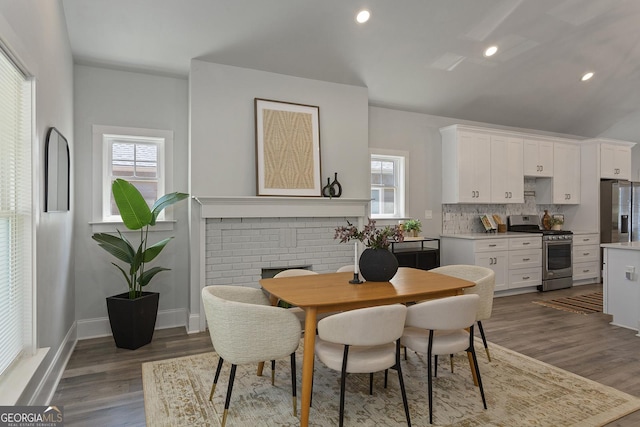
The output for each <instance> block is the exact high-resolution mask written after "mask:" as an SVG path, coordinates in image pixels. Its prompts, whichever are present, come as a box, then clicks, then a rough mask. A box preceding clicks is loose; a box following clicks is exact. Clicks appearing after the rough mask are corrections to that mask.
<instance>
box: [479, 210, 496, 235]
mask: <svg viewBox="0 0 640 427" xmlns="http://www.w3.org/2000/svg"><path fill="white" fill-rule="evenodd" d="M480 221H481V222H482V225H483V226H484V231H485V232H490V231H496V228H497V227H496V223H495V222H493V218H492V217H490V216H489V215H488V214H483V215H480Z"/></svg>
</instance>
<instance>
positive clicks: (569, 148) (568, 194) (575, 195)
mask: <svg viewBox="0 0 640 427" xmlns="http://www.w3.org/2000/svg"><path fill="white" fill-rule="evenodd" d="M536 203H538V204H558V205H577V204H580V146H578V145H576V144H568V143H562V142H555V143H554V145H553V178H551V179H537V180H536Z"/></svg>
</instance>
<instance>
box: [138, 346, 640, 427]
mask: <svg viewBox="0 0 640 427" xmlns="http://www.w3.org/2000/svg"><path fill="white" fill-rule="evenodd" d="M477 347H478V350H480V349H482V346H481V344H477ZM490 348H491V356H492V361H491V362H490V363H489V362H488V361H487V358H486V356H485V354H484V350H483V349H482V350H481V351H478V361H479V366H480V372H481V375H482V381H483V384H484V389H485V394H486V398H487V405H488V408H489V409H488V410H484V408H483V407H482V400H481V398H480V393H479V391H478V389H477V388H476V387H474V386H473V381H472V379H471V374H470V372H469V363H468V359H467V357H466V355H464V354H460V355H458V356H456V358H455V367H456V368H455V372H454V373H451V372H450V369H449V361H448V360H442V361H441V364H440V366H439V369H438V377H437V378H436V379H434V424H433V425H436V426H444V425H449V426H536V427H543V426H549V427H551V426H553V427H556V426H576V427H577V426H580V427H587V426H601V425H603V424H606V423H608V422H611V421H613V420H616V419H618V418H620V417H622V416H624V415H626V414H628V413H631V412H633V411H636V410H638V409H640V399H638V398H636V397H634V396H631V395H628V394H626V393H622V392H620V391H618V390H615V389H613V388H611V387H607V386H604V385H602V384H598V383H596V382H594V381H591V380H588V379H586V378H583V377H580V376H577V375H574V374H572V373H570V372H567V371H564V370H562V369H558V368H555V367H553V366H550V365H548V364H545V363H542V362H540V361H537V360H534V359H531V358H529V357H527V356H524V355H522V354H519V353H516V352H513V351H511V350H508V349H506V348H503V347H500V346H498V345H495V344H490ZM301 350H302V347H301V348H299V349H298V353H297V354H298V360H297V362H298V371H300V367H301V366H302V352H301ZM444 359H447V358H444ZM217 360H218V358H217V355H216V354H215V353H213V352H212V353H204V354H199V355H195V356H187V357H181V358H176V359H168V360H161V361H157V362H148V363H144V364H143V365H142V379H143V386H144V403H145V413H146V420H147V425H149V426H154V427H158V426H219V425H220V421H221V419H222V410H223V407H224V397H225V394H226V387H227V380H228V378H229V369H230V367H229V365H228V364H225V368H223V371H222V373H221V376H220V381H219V382H218V387H217V388H216V392H215V395H214V398H213V402H209V400H208V399H209V391H210V388H211V384H212V382H213V376H214V371H215V366H216V364H217ZM402 363H403V365H402V369H403V372H404V379H405V386H406V389H407V397H408V400H409V410H410V413H411V421H412V424H413V425H416V426H427V425H429V411H428V400H427V396H426V394H427V391H426V390H427V380H426V362H425V361H424V358H423V357H422V356H421V355H418V354H416V353H413V352H411V351H409V360H407V361H403V362H402ZM267 365H269V364H267ZM289 372H290V371H289V363H288V360H287V361H285V360H281V361H278V363H277V365H276V382H275V386H272V385H271V373H270V369H269V368H268V367H265V372H264V373H263V376H262V377H258V376H256V375H255V366H248V365H247V366H239V367H238V370H237V372H236V381H235V384H234V391H233V396H232V398H231V405H230V408H229V417H228V418H227V425H228V426H296V425H299V419H298V418H295V417H293V415H292V404H291V385H290V384H291V381H290V376H289ZM339 377H340V374H339V373H338V372H335V371H331V370H329V369H327V368H326V367H325V366H324V365H323V364H322V363H321V362H317V363H316V369H315V377H314V389H313V407H312V408H311V415H310V425H314V426H323V427H324V426H331V425H337V424H338V404H339V402H338V401H339V396H340V394H339V384H340V378H339ZM299 378H300V373H299V372H298V381H299ZM383 379H384V374H383V373H379V374H376V375H375V377H374V393H373V395H372V396H370V395H369V377H368V375H366V374H365V375H356V374H352V375H350V376H349V377H348V378H347V392H346V399H345V400H346V405H345V425H346V426H398V425H405V424H406V420H405V416H404V411H403V409H402V398H401V396H400V391H399V387H398V380H397V375H396V373H395V371H389V386H388V388H387V389H384V387H383ZM298 396H300V387H299V386H298ZM298 400H299V397H298ZM298 406H299V404H298ZM298 415H299V412H298Z"/></svg>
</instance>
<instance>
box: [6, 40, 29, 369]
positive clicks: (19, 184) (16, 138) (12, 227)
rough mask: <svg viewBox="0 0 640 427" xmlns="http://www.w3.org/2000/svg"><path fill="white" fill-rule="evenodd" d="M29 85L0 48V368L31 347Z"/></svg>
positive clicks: (26, 354) (25, 354)
mask: <svg viewBox="0 0 640 427" xmlns="http://www.w3.org/2000/svg"><path fill="white" fill-rule="evenodd" d="M31 85H32V82H31V81H30V79H28V78H27V77H26V76H25V74H24V73H22V71H21V70H20V69H19V68H18V67H17V66H16V65H15V64H14V62H13V61H11V59H9V57H8V56H7V55H5V54H4V51H3V50H2V49H1V48H0V153H1V154H0V343H1V344H0V374H1V373H5V372H7V371H8V368H9V366H11V365H12V364H13V363H14V362H15V361H16V360H17V359H18V358H20V357H21V356H22V355H24V356H31V355H32V354H33V352H34V350H35V345H34V343H35V333H34V327H35V324H34V321H33V315H34V313H33V304H32V295H33V283H34V277H35V272H34V269H35V268H34V265H33V262H34V257H33V252H34V246H33V243H32V242H33V229H34V227H35V225H34V220H33V185H32V173H33V166H32V148H31V147H32V136H31V126H32V116H31V108H32V107H31V104H32V100H31V93H32V89H31Z"/></svg>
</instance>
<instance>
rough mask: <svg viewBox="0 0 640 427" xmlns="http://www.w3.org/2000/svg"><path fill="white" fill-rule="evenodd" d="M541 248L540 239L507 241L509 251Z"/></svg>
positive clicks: (517, 238) (538, 237)
mask: <svg viewBox="0 0 640 427" xmlns="http://www.w3.org/2000/svg"><path fill="white" fill-rule="evenodd" d="M541 247H542V237H540V236H537V237H515V238H513V237H512V238H511V239H509V250H514V249H534V248H538V249H539V248H541Z"/></svg>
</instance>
